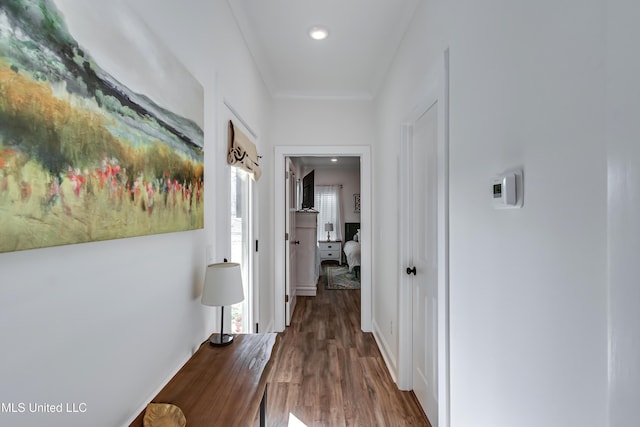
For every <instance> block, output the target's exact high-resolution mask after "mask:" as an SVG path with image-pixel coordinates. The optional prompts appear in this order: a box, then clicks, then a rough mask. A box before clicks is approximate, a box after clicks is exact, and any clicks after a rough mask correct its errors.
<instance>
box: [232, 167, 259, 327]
mask: <svg viewBox="0 0 640 427" xmlns="http://www.w3.org/2000/svg"><path fill="white" fill-rule="evenodd" d="M230 169H231V203H230V206H231V227H230V228H231V261H232V262H237V263H240V266H241V267H242V284H243V286H244V301H242V302H240V303H238V304H235V305H232V306H231V332H232V333H234V334H239V333H250V332H251V330H250V329H251V328H250V325H251V324H252V318H251V317H252V310H251V307H252V306H253V304H252V299H253V293H252V290H253V286H252V277H253V274H252V268H251V266H252V258H251V241H252V227H251V221H252V218H251V212H252V209H251V200H252V198H251V189H252V186H251V177H250V176H249V174H248V173H247V172H245V171H243V170H241V169H238V168H235V167H231V168H230Z"/></svg>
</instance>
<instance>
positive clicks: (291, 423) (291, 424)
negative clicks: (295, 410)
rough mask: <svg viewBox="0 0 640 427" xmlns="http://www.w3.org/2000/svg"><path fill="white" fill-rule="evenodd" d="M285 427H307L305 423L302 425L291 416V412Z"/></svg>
mask: <svg viewBox="0 0 640 427" xmlns="http://www.w3.org/2000/svg"><path fill="white" fill-rule="evenodd" d="M287 426H288V427H307V425H306V424H305V423H303V422H302V421H300V420H299V419H298V418H296V416H295V415H293V414H292V413H291V412H289V423H288V424H287Z"/></svg>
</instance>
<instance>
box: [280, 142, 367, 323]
mask: <svg viewBox="0 0 640 427" xmlns="http://www.w3.org/2000/svg"><path fill="white" fill-rule="evenodd" d="M303 156H311V157H331V156H354V157H360V204H361V211H360V234H361V236H362V240H363V241H365V242H367V244H366V245H362V247H361V254H360V257H361V265H362V268H361V271H360V273H361V276H360V280H361V293H360V304H361V310H360V328H361V329H362V331H363V332H371V329H372V328H371V323H372V322H371V315H372V301H373V298H372V283H371V281H372V274H371V273H372V271H371V269H372V261H371V248H372V245H371V239H372V235H371V206H372V204H371V148H370V147H369V146H367V145H351V146H343V145H337V146H293V145H292V146H276V147H275V156H274V162H275V165H274V191H275V195H274V222H275V228H274V241H275V243H274V262H275V269H274V270H275V271H274V330H275V331H276V332H282V331H284V329H285V311H284V307H285V305H284V298H285V284H284V269H285V259H284V257H285V240H284V233H285V211H284V210H285V194H284V185H282V184H283V183H284V182H285V177H284V171H285V165H286V163H285V158H286V157H303Z"/></svg>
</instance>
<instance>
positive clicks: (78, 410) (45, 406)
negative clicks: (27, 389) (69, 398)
mask: <svg viewBox="0 0 640 427" xmlns="http://www.w3.org/2000/svg"><path fill="white" fill-rule="evenodd" d="M85 412H87V404H86V403H84V402H66V403H35V402H0V414H84V413H85Z"/></svg>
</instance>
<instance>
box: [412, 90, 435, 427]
mask: <svg viewBox="0 0 640 427" xmlns="http://www.w3.org/2000/svg"><path fill="white" fill-rule="evenodd" d="M437 142H438V103H437V102H436V103H434V104H433V105H432V106H430V107H429V109H428V110H427V111H426V112H425V113H424V114H423V115H422V116H420V118H419V119H418V120H417V121H416V122H415V125H414V128H413V141H412V144H411V145H412V146H411V147H410V156H411V166H412V168H411V169H412V171H411V177H410V179H411V181H412V207H411V209H412V215H411V217H412V233H411V235H412V243H411V256H412V260H413V266H410V267H411V268H410V269H408V270H407V274H410V276H411V280H410V282H411V287H412V294H413V298H412V299H413V310H412V311H413V322H412V323H413V338H412V339H413V369H412V370H413V372H412V376H413V390H414V393H415V394H416V396H417V398H418V400H419V401H420V403H421V405H422V407H423V408H424V410H425V413H426V414H427V417H428V418H429V420H430V422H431V424H432V425H434V426H437V425H438V171H437V166H438V162H437V147H438V145H437Z"/></svg>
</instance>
